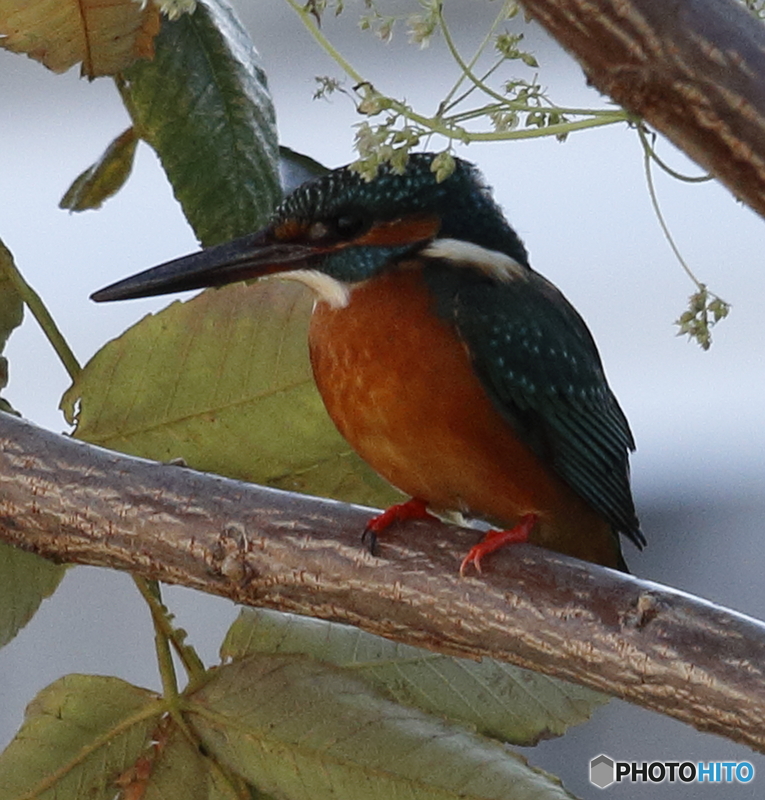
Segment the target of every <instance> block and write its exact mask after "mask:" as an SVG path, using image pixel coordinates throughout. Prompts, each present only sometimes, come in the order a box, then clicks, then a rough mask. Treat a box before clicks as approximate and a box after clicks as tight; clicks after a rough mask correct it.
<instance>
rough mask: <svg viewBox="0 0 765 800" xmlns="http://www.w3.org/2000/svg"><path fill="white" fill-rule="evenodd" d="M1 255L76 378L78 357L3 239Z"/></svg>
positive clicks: (14, 282) (32, 309) (12, 277)
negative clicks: (17, 264)
mask: <svg viewBox="0 0 765 800" xmlns="http://www.w3.org/2000/svg"><path fill="white" fill-rule="evenodd" d="M0 256H3V257H2V258H0V262H1V263H2V264H3V268H4V269H5V272H6V274H7V275H8V278H9V280H10V281H11V282H12V283H13V286H14V288H15V289H16V291H17V292H18V293H19V295H20V296H21V299H22V300H23V301H24V303H25V305H26V306H27V308H28V309H29V310H30V311H31V312H32V316H33V317H34V318H35V319H36V320H37V324H38V325H39V326H40V328H42V332H43V333H44V334H45V336H46V338H47V339H48V341H49V342H50V343H51V346H52V347H53V349H54V350H55V352H56V355H57V356H58V357H59V359H60V361H61V363H62V364H63V365H64V369H65V370H66V371H67V373H68V374H69V377H70V378H71V379H72V380H75V378H77V376H78V375H79V374H80V371H81V367H80V363H79V362H78V361H77V358H76V357H75V355H74V353H73V352H72V349H71V348H70V347H69V344H68V343H67V341H66V339H65V338H64V335H63V334H62V333H61V331H60V329H59V327H58V325H56V323H55V322H54V320H53V317H52V316H51V315H50V312H49V311H48V309H47V308H46V307H45V303H43V301H42V298H41V297H40V295H39V294H37V292H36V291H35V290H34V289H33V288H32V287H31V286H30V285H29V284H28V283H27V282H26V280H25V279H24V276H23V275H22V274H21V272H19V269H18V267H17V266H16V263H15V262H14V260H13V256H12V255H11V252H10V250H8V248H7V247H6V246H5V245H4V244H3V243H2V241H0Z"/></svg>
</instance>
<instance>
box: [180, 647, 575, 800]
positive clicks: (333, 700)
mask: <svg viewBox="0 0 765 800" xmlns="http://www.w3.org/2000/svg"><path fill="white" fill-rule="evenodd" d="M189 702H190V703H191V705H190V706H189V707H188V710H187V717H188V719H189V720H190V721H191V723H192V724H193V726H194V728H195V730H196V731H197V733H198V734H199V736H200V737H201V739H202V741H203V743H204V745H205V748H206V750H207V751H208V752H210V753H212V754H213V755H214V756H215V757H216V758H217V759H218V760H219V761H220V762H221V763H223V764H225V765H226V766H228V767H229V768H231V769H233V770H234V771H235V772H237V773H239V774H240V775H242V776H243V777H244V778H245V779H246V780H248V781H250V782H251V783H252V784H253V785H254V786H256V787H258V788H262V789H263V790H264V791H266V792H270V793H271V794H273V795H275V796H276V797H282V798H289V799H290V800H325V798H326V800H330V798H331V800H343V799H344V798H347V799H348V800H358V798H363V797H380V798H386V800H396V799H397V798H407V800H451V799H454V800H456V799H457V798H460V799H461V800H471V799H472V798H475V800H478V798H493V800H521V799H523V800H543V799H544V800H553V799H555V800H562V798H569V800H570V798H571V795H570V794H568V793H567V792H566V791H565V790H564V789H563V788H562V787H561V786H560V784H559V783H558V782H557V781H556V780H555V779H554V778H551V777H550V776H548V775H546V774H545V773H542V772H540V771H538V770H535V769H533V768H532V767H530V766H529V765H528V764H527V762H526V761H525V759H523V758H521V757H520V756H518V755H516V754H514V753H512V752H511V751H510V750H508V749H507V748H506V747H505V746H504V745H501V744H499V743H498V742H495V741H492V740H489V739H485V738H483V737H481V736H478V735H477V734H474V733H471V732H469V731H467V730H465V729H463V728H460V727H458V726H453V725H450V724H448V723H446V722H443V721H441V720H438V719H436V718H435V717H430V716H428V715H426V714H423V713H422V712H421V711H418V710H416V709H413V708H406V707H403V706H400V705H397V704H395V703H392V702H390V701H389V700H386V699H384V698H382V697H381V696H380V695H379V694H377V693H376V692H375V691H374V690H373V689H371V688H370V687H369V686H368V685H367V684H366V683H365V682H364V681H361V680H359V679H357V678H355V677H353V676H351V675H349V674H348V672H347V671H342V670H338V669H337V668H336V667H332V666H330V665H327V664H320V663H319V662H316V661H313V660H310V659H306V658H301V657H299V656H252V657H250V658H247V659H244V660H242V661H236V662H234V663H232V664H227V665H225V666H223V667H220V668H219V669H217V670H215V672H214V674H213V676H212V678H211V680H210V681H209V682H208V683H207V684H205V686H204V687H203V688H202V689H201V690H199V691H198V692H196V693H195V694H193V695H191V697H190V698H189Z"/></svg>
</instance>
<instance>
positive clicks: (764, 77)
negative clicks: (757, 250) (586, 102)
mask: <svg viewBox="0 0 765 800" xmlns="http://www.w3.org/2000/svg"><path fill="white" fill-rule="evenodd" d="M523 4H524V6H525V7H526V9H527V11H528V12H529V13H530V14H531V15H532V16H533V17H534V18H535V19H537V20H538V21H539V22H540V23H541V24H542V25H543V26H544V27H545V28H546V29H547V31H548V32H549V33H550V34H551V35H552V36H554V37H555V39H557V40H558V42H559V43H560V44H561V45H562V46H563V47H565V48H566V49H567V50H568V51H569V52H570V53H572V55H574V57H575V58H576V59H577V60H578V61H579V63H580V64H581V65H582V67H583V69H584V71H585V74H586V75H587V78H588V80H589V82H590V83H591V84H592V85H594V86H595V87H597V88H598V89H599V90H600V91H601V92H603V93H604V94H607V95H609V96H610V97H612V98H613V99H614V100H615V101H616V102H617V103H619V104H620V105H622V106H624V108H626V109H628V110H629V111H632V112H633V113H635V114H638V115H639V116H641V117H643V118H644V119H645V120H646V121H647V122H648V123H649V124H650V125H652V126H653V127H654V128H656V129H657V130H659V131H661V132H662V133H664V134H665V135H666V136H667V137H668V138H669V139H670V140H671V141H672V142H674V143H675V144H676V145H677V146H678V147H679V148H680V149H681V150H683V151H685V153H687V154H688V155H689V156H690V157H691V158H692V159H694V160H695V161H696V162H698V163H699V164H700V165H701V166H702V167H704V169H706V170H708V171H709V172H711V173H712V174H713V175H715V177H717V178H718V179H719V180H721V181H722V182H723V183H724V184H725V185H726V186H727V187H728V188H729V189H730V190H731V191H732V192H733V194H734V195H735V196H736V197H737V198H739V199H741V200H743V201H744V202H745V203H747V204H748V205H750V206H751V207H752V208H753V209H754V210H755V211H756V212H757V213H758V214H760V216H765V25H763V24H762V23H761V22H759V21H758V20H756V19H754V18H753V17H752V15H751V14H749V12H747V11H746V9H745V8H744V7H743V6H742V5H740V4H739V3H737V2H735V0H523Z"/></svg>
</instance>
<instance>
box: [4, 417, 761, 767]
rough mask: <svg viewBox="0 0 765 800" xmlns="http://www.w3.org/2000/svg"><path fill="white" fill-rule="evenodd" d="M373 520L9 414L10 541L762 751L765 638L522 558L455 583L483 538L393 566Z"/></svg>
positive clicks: (743, 626) (407, 556) (464, 535)
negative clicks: (538, 676) (469, 663)
mask: <svg viewBox="0 0 765 800" xmlns="http://www.w3.org/2000/svg"><path fill="white" fill-rule="evenodd" d="M368 517H369V511H368V510H365V509H361V508H359V507H355V506H348V505H343V504H341V503H334V502H331V501H327V500H317V499H314V498H308V497H302V496H298V495H292V494H287V493H284V492H277V491H273V490H269V489H263V488H260V487H256V486H251V485H248V484H244V483H239V482H236V481H231V480H227V479H224V478H219V477H215V476H211V475H205V474H202V473H198V472H194V471H192V470H187V469H183V468H180V467H173V466H165V465H161V464H156V463H153V462H149V461H143V460H139V459H133V458H129V457H126V456H122V455H118V454H117V453H112V452H109V451H106V450H102V449H99V448H95V447H91V446H89V445H86V444H83V443H80V442H76V441H74V440H72V439H69V438H67V437H64V436H58V435H56V434H53V433H50V432H48V431H45V430H43V429H41V428H37V427H35V426H33V425H31V424H29V423H26V422H23V421H20V420H18V419H16V418H15V417H12V416H9V415H7V414H0V540H2V541H5V542H8V543H10V544H14V545H17V546H19V547H23V548H24V549H26V550H30V551H33V552H36V553H39V554H40V555H43V556H46V557H48V558H52V559H55V560H57V561H63V562H72V563H82V564H95V565H101V566H107V567H114V568H116V569H125V570H132V571H134V572H136V573H139V574H141V575H144V576H147V577H152V578H158V579H159V580H162V581H166V582H169V583H180V584H183V585H185V586H191V587H193V588H196V589H201V590H202V591H206V592H210V593H213V594H218V595H223V596H225V597H229V598H231V599H232V600H235V601H237V602H239V603H245V604H249V605H256V606H268V607H271V608H276V609H282V610H287V611H295V612H298V613H302V614H309V615H312V616H316V617H322V618H324V619H330V620H340V621H343V622H349V623H352V624H354V625H358V626H360V627H362V628H364V629H365V630H368V631H371V632H372V633H377V634H382V635H383V636H387V637H389V638H392V639H396V640H398V641H401V642H406V643H409V644H414V645H421V646H425V647H429V648H432V649H434V650H439V651H442V652H449V653H455V654H460V655H467V656H473V657H478V656H483V655H487V656H492V657H494V658H498V659H501V660H505V661H510V662H512V663H515V664H519V665H521V666H524V667H530V668H532V669H537V670H540V671H542V672H546V673H549V674H552V675H557V676H559V677H562V678H567V679H570V680H573V681H576V682H579V683H582V684H585V685H587V686H591V687H593V688H595V689H600V690H603V691H606V692H609V693H611V694H616V695H619V696H621V697H623V698H625V699H627V700H630V701H632V702H635V703H638V704H640V705H643V706H645V707H647V708H651V709H654V710H657V711H661V712H664V713H666V714H670V715H671V716H674V717H677V718H678V719H681V720H683V721H685V722H688V723H690V724H692V725H695V726H696V727H697V728H699V729H701V730H707V731H712V732H715V733H718V734H721V735H723V736H727V737H729V738H731V739H733V740H735V741H739V742H743V743H745V744H748V745H749V746H751V747H753V748H755V749H758V750H760V751H762V752H765V728H764V727H763V725H762V720H763V719H765V675H763V668H764V666H765V626H764V625H763V624H762V623H760V622H757V621H755V620H753V619H750V618H747V617H744V616H742V615H740V614H736V613H734V612H731V611H727V610H725V609H723V608H719V607H717V606H714V605H712V604H710V603H706V602H704V601H702V600H698V599H696V598H694V597H691V596H689V595H686V594H683V593H680V592H676V591H673V590H671V589H667V588H665V587H661V586H658V585H656V584H651V583H646V582H644V581H639V580H636V579H635V578H631V577H628V576H625V575H621V574H618V573H615V572H612V571H610V570H606V569H602V568H599V567H595V566H592V565H589V564H585V563H583V562H579V561H576V560H573V559H567V558H564V557H562V556H557V555H555V554H552V553H549V552H545V551H542V550H539V549H537V548H534V547H530V546H525V545H519V546H516V547H514V548H511V549H509V550H508V551H507V552H505V553H501V554H497V555H496V556H493V557H492V559H491V565H490V566H489V567H488V569H487V572H486V574H485V575H484V576H483V577H480V578H479V577H469V578H465V579H462V578H460V577H459V573H458V566H459V560H460V557H461V555H462V554H464V552H465V551H466V550H467V549H468V547H469V546H470V545H471V544H473V543H474V541H475V536H476V533H475V531H468V530H464V529H460V528H454V527H451V526H446V525H441V524H438V523H427V524H426V523H424V522H423V523H412V524H408V525H407V526H406V527H405V528H404V527H403V526H402V528H401V529H400V530H398V531H393V532H391V534H390V535H386V537H385V542H384V543H383V544H382V545H381V548H380V549H381V556H380V557H379V558H374V557H372V556H371V555H369V554H368V553H366V552H365V551H364V550H363V549H362V548H361V547H360V546H359V531H360V530H361V529H362V527H363V525H364V523H365V521H366V520H367V519H368Z"/></svg>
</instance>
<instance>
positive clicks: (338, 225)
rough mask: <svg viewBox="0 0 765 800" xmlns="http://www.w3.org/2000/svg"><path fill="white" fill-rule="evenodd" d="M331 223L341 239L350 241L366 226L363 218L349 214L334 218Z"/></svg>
mask: <svg viewBox="0 0 765 800" xmlns="http://www.w3.org/2000/svg"><path fill="white" fill-rule="evenodd" d="M333 223H334V228H335V230H336V231H337V233H338V235H339V236H341V237H342V238H343V239H352V238H353V237H354V236H356V235H357V234H359V233H361V231H363V230H364V228H365V227H366V224H367V223H366V220H364V218H363V217H358V216H352V215H350V214H344V215H343V216H340V217H336V218H335V219H334V220H333Z"/></svg>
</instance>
